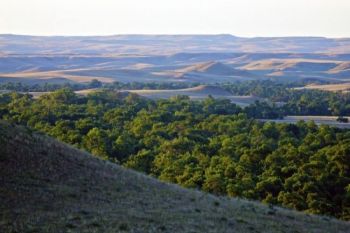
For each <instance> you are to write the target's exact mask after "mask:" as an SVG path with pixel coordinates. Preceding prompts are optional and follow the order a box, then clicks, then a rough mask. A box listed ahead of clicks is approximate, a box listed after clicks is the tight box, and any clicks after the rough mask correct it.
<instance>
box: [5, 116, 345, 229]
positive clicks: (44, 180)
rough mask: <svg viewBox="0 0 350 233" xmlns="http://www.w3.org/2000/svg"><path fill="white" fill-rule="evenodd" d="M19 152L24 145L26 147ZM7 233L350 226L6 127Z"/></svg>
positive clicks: (30, 132)
mask: <svg viewBox="0 0 350 233" xmlns="http://www.w3.org/2000/svg"><path fill="white" fill-rule="evenodd" d="M18 145H21V146H20V147H19V146H18ZM0 152H1V153H0V179H1V184H2V185H1V187H0V199H1V221H0V231H1V232H77V231H79V232H243V233H244V232H269V233H270V232H271V233H273V232H286V233H287V232H307V233H310V232H315V233H316V232H317V233H321V232H327V233H328V232H338V233H346V232H349V228H350V226H349V223H347V222H342V221H338V220H335V219H332V218H328V217H321V216H313V215H307V214H304V213H300V212H296V211H290V210H286V209H282V208H279V207H273V206H265V205H261V204H258V203H256V202H250V201H245V200H241V199H229V198H225V197H216V196H213V195H210V194H205V193H202V192H199V191H195V190H186V189H183V188H180V187H178V186H176V185H171V184H166V183H162V182H160V181H157V180H155V179H153V178H151V177H148V176H145V175H143V174H140V173H137V172H134V171H130V170H126V169H124V168H122V167H120V166H118V165H115V164H112V163H109V162H106V161H102V160H100V159H98V158H96V157H93V156H91V155H90V154H87V153H85V152H82V151H79V150H77V149H74V148H72V147H70V146H68V145H66V144H63V143H60V142H57V141H55V140H53V139H51V138H49V137H47V136H43V135H39V134H36V133H33V132H32V131H30V130H28V129H27V128H23V127H19V126H14V125H10V124H8V123H5V122H0Z"/></svg>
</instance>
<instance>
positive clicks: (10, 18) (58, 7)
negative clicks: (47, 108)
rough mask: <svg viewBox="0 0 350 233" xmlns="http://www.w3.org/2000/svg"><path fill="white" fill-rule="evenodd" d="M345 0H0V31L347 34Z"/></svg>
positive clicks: (348, 3) (349, 8) (348, 5)
mask: <svg viewBox="0 0 350 233" xmlns="http://www.w3.org/2000/svg"><path fill="white" fill-rule="evenodd" d="M349 12H350V0H123V1H121V0H0V33H12V34H30V35H111V34H221V33H229V34H234V35H237V36H247V37H253V36H325V37H350V26H349V24H350V13H349Z"/></svg>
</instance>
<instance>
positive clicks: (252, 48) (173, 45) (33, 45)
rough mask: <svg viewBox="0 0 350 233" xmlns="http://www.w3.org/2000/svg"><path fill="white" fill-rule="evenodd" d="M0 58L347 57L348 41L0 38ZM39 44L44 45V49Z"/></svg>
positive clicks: (187, 37)
mask: <svg viewBox="0 0 350 233" xmlns="http://www.w3.org/2000/svg"><path fill="white" fill-rule="evenodd" d="M0 41H1V43H0V50H1V53H2V54H42V55H43V54H51V55H52V54H56V55H58V54H61V55H62V54H70V55H72V54H85V55H93V54H95V55H96V54H98V55H102V54H103V55H111V54H174V53H180V52H187V53H207V52H210V53H212V52H214V53H215V52H231V53H333V54H334V53H338V54H344V53H350V39H349V38H342V39H333V38H324V37H256V38H245V37H236V36H232V35H228V34H224V35H112V36H50V37H45V36H22V35H4V34H3V35H0ZM42 44H45V46H44V47H43V46H42Z"/></svg>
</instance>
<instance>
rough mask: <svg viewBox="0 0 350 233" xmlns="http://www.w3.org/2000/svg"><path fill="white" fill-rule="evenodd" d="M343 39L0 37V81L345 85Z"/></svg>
mask: <svg viewBox="0 0 350 233" xmlns="http://www.w3.org/2000/svg"><path fill="white" fill-rule="evenodd" d="M349 64H350V39H347V38H344V39H329V38H321V37H290V38H288V37H286V38H240V37H235V36H231V35H116V36H99V37H59V36H58V37H38V36H19V35H0V82H9V81H13V82H18V81H20V82H26V83H45V82H51V83H62V82H90V81H91V80H92V79H98V80H100V81H102V82H114V81H119V82H134V81H136V82H201V83H217V82H232V81H237V80H254V79H273V80H279V81H295V80H305V79H312V80H321V81H327V82H346V81H349V80H350V68H349V67H350V65H349Z"/></svg>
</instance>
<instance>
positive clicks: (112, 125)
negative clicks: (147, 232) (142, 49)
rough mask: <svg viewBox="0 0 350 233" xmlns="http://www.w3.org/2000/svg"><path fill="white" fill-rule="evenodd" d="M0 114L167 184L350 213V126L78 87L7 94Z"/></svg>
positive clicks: (224, 104)
mask: <svg viewBox="0 0 350 233" xmlns="http://www.w3.org/2000/svg"><path fill="white" fill-rule="evenodd" d="M0 117H1V118H2V119H5V120H7V121H11V122H15V123H19V124H24V125H27V126H29V127H31V128H33V129H36V130H39V131H41V132H45V133H47V134H49V135H51V136H53V137H55V138H58V139H59V140H61V141H64V142H67V143H69V144H72V145H75V146H76V147H78V148H82V149H85V150H87V151H90V152H91V153H92V154H94V155H96V156H99V157H101V158H103V159H108V160H111V161H113V162H116V163H120V164H122V165H123V166H125V167H128V168H132V169H135V170H138V171H141V172H144V173H146V174H150V175H152V176H154V177H157V178H159V179H161V180H164V181H167V182H173V183H177V184H179V185H181V186H184V187H188V188H196V189H201V190H204V191H207V192H211V193H214V194H217V195H228V196H233V197H236V196H237V197H244V198H249V199H255V200H261V201H263V202H266V203H272V204H278V205H282V206H285V207H290V208H294V209H297V210H303V211H306V212H309V213H317V214H326V215H332V216H335V217H337V218H341V219H346V220H349V219H350V131H347V130H341V129H336V128H331V127H328V126H320V127H318V126H316V125H315V124H314V123H312V122H310V123H305V122H299V123H298V124H296V125H292V124H276V123H271V122H268V123H262V122H259V121H257V120H254V117H255V116H254V111H253V112H252V111H251V109H249V108H248V110H247V109H242V108H240V107H238V106H237V105H235V104H232V103H230V102H229V101H228V100H217V99H213V98H207V99H205V100H204V101H191V100H190V99H189V98H188V97H186V96H177V97H174V98H171V99H169V100H157V101H154V100H148V99H144V98H140V97H138V96H137V95H134V94H129V95H127V94H125V93H118V92H115V91H101V92H96V93H91V94H90V95H88V96H87V97H82V96H77V95H76V94H75V93H74V92H73V91H72V90H70V89H61V90H58V91H55V92H53V93H51V94H46V95H43V96H41V97H40V98H39V99H36V100H34V99H32V98H31V96H30V95H26V94H18V93H8V94H3V95H0Z"/></svg>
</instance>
